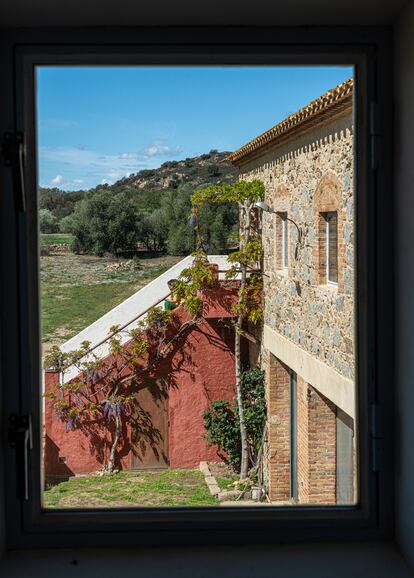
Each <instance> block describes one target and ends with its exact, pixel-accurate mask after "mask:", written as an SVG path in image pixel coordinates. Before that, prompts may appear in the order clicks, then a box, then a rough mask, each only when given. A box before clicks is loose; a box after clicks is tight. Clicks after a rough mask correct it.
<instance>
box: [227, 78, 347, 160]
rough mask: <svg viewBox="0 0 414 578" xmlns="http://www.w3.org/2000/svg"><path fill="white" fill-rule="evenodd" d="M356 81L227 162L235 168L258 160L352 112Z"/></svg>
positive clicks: (317, 101)
mask: <svg viewBox="0 0 414 578" xmlns="http://www.w3.org/2000/svg"><path fill="white" fill-rule="evenodd" d="M353 87H354V81H353V79H352V78H350V79H349V80H347V81H345V82H343V83H342V84H339V85H338V86H336V87H335V88H332V89H331V90H328V92H326V93H325V94H323V95H322V96H320V97H318V98H317V99H315V100H313V101H312V102H310V103H309V104H308V105H306V106H305V107H303V108H301V109H300V110H298V111H297V112H295V113H294V114H292V115H290V116H288V117H287V118H285V120H283V121H282V122H280V123H279V124H276V125H275V126H273V127H272V128H270V129H268V130H266V131H265V132H263V133H262V134H260V135H259V136H257V137H256V138H254V139H253V140H251V141H250V142H248V143H247V144H245V145H243V146H242V147H240V148H239V149H238V150H236V151H235V152H233V153H231V154H230V155H229V156H228V157H227V158H228V159H229V161H231V162H232V163H233V164H234V165H239V164H243V163H244V162H247V161H248V160H250V159H251V158H252V157H256V156H258V154H260V153H261V152H262V151H263V149H268V148H269V147H271V148H273V147H274V146H277V145H278V144H279V143H280V142H281V141H283V142H284V141H285V140H286V138H289V137H291V136H293V135H294V136H296V135H297V133H299V132H303V131H306V130H308V129H309V128H312V127H313V126H314V125H315V124H318V123H320V122H322V121H324V120H325V119H327V120H330V119H331V117H333V116H337V115H339V114H341V113H343V112H344V111H348V109H349V108H351V106H352V95H353Z"/></svg>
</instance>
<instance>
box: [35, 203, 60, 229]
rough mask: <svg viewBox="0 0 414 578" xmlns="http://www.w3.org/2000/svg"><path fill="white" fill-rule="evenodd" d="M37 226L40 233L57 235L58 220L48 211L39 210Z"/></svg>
mask: <svg viewBox="0 0 414 578" xmlns="http://www.w3.org/2000/svg"><path fill="white" fill-rule="evenodd" d="M39 226H40V232H41V233H57V232H58V231H59V225H58V220H57V218H56V217H55V216H54V215H53V213H52V211H49V209H40V211H39Z"/></svg>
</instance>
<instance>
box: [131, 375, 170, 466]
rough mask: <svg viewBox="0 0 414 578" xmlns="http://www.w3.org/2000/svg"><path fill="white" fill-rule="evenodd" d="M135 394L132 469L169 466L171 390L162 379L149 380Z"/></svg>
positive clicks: (132, 424) (132, 425)
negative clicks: (169, 392) (169, 398)
mask: <svg viewBox="0 0 414 578" xmlns="http://www.w3.org/2000/svg"><path fill="white" fill-rule="evenodd" d="M143 386H144V387H143V388H142V389H141V390H140V391H139V392H138V393H137V394H136V404H135V412H134V416H133V419H132V423H131V427H132V435H131V438H132V440H131V441H132V459H131V467H132V469H133V470H148V469H163V468H168V390H167V385H166V384H164V383H163V382H162V381H161V380H155V379H154V380H147V381H146V382H145V383H144V384H143Z"/></svg>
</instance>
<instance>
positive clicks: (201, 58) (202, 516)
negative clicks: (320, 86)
mask: <svg viewBox="0 0 414 578" xmlns="http://www.w3.org/2000/svg"><path fill="white" fill-rule="evenodd" d="M351 38H352V41H351V40H350V39H351ZM2 42H3V45H2V48H3V55H4V58H3V61H2V64H1V66H2V72H3V81H4V84H3V87H4V94H3V106H2V107H1V109H0V127H1V130H2V132H5V131H7V130H14V131H24V132H25V133H26V137H27V151H28V164H27V169H26V186H27V191H28V192H29V194H28V196H27V205H28V212H27V213H26V214H21V213H20V214H18V213H17V212H16V209H15V206H14V201H13V194H14V193H13V187H12V179H11V174H10V170H9V169H7V168H6V167H1V169H0V183H1V187H2V191H3V195H2V196H1V199H0V203H1V204H0V209H1V211H0V213H1V216H0V218H1V222H2V226H1V231H0V234H1V239H2V241H3V242H2V243H1V248H0V250H1V259H2V261H1V262H2V272H3V273H4V275H3V276H2V277H3V282H2V297H3V299H2V311H1V313H2V327H1V331H2V333H1V348H2V351H1V353H2V359H7V363H3V364H2V383H3V385H4V387H5V388H7V389H5V392H7V395H3V399H4V413H3V418H4V423H6V424H7V423H8V418H9V416H10V415H11V414H31V415H32V417H33V434H34V437H33V450H32V452H31V454H30V456H29V473H30V479H29V492H30V497H31V499H30V500H29V501H27V502H19V501H18V500H17V499H16V498H15V485H16V476H15V465H16V464H15V453H14V450H13V449H12V448H10V447H9V446H7V447H6V451H5V454H6V455H5V458H6V472H7V476H6V480H5V487H6V496H7V499H6V522H7V529H8V543H7V547H8V548H9V549H12V548H28V547H30V548H45V547H59V546H60V547H61V546H62V544H63V545H64V546H65V547H70V546H82V545H84V544H85V543H86V538H87V543H88V546H137V544H139V545H140V546H148V545H153V544H154V542H155V541H156V543H157V545H161V546H167V545H177V544H179V545H184V544H193V545H194V544H200V545H201V544H217V543H220V544H232V543H233V544H237V543H238V544H239V543H276V542H281V541H283V542H298V541H302V542H303V541H315V540H322V539H324V540H349V539H352V540H360V539H379V538H381V537H382V538H383V537H389V536H391V535H392V522H391V520H392V458H391V456H392V439H391V431H392V427H391V424H392V398H391V394H390V388H389V387H387V386H388V385H389V383H391V382H392V375H393V359H392V329H391V328H392V325H393V324H392V318H393V311H392V308H390V307H389V303H390V302H392V275H391V274H390V270H389V267H387V268H385V267H384V266H383V264H384V263H388V264H389V263H390V262H392V261H391V258H392V243H391V234H392V231H391V230H390V229H391V228H389V227H384V225H385V224H386V223H387V222H388V220H389V215H390V213H391V212H392V195H391V194H390V191H391V190H392V180H391V166H390V162H391V161H390V158H391V154H390V150H389V148H390V142H391V138H389V136H390V134H391V127H390V122H389V121H390V119H389V118H388V117H385V116H382V117H381V121H382V122H381V125H380V128H378V129H377V127H376V126H375V130H374V129H373V127H372V126H371V127H370V126H369V122H368V119H369V118H370V113H371V110H372V109H371V108H370V102H371V101H376V102H378V103H379V104H380V105H381V106H382V110H384V111H385V110H391V90H390V87H391V82H390V79H391V57H392V49H391V46H392V45H391V35H390V32H389V30H388V29H385V28H384V29H381V28H363V27H359V28H346V27H344V28H329V29H324V28H320V29H318V28H312V29H309V28H307V29H305V28H289V29H283V28H272V27H263V28H256V29H254V28H251V29H249V28H247V29H246V28H240V29H238V28H223V29H218V28H216V29H209V28H206V29H204V28H203V29H183V28H168V29H164V30H163V29H161V28H158V29H151V28H149V29H148V28H147V29H143V28H141V29H133V28H130V29H123V30H119V29H112V30H111V29H105V30H99V29H87V30H85V29H84V30H82V29H71V28H67V29H48V30H26V31H25V30H20V31H10V32H8V33H7V32H5V33H4V35H3V40H2ZM315 62H318V63H319V64H321V65H323V64H334V63H335V64H340V63H343V64H354V65H355V78H356V80H357V86H358V90H357V91H356V93H357V94H356V98H355V110H356V119H357V124H358V126H359V127H360V130H359V133H358V136H357V138H356V140H355V152H354V154H355V157H354V158H355V159H356V162H357V163H358V166H357V167H356V182H357V187H358V198H357V199H356V204H357V214H364V215H366V216H369V218H367V219H366V220H365V221H364V219H358V221H357V223H356V224H357V232H356V239H357V261H358V263H359V264H360V266H359V268H358V272H357V275H356V277H357V283H356V293H355V302H356V306H357V308H358V317H357V320H358V333H357V342H356V344H357V362H358V361H359V364H358V380H357V381H358V382H360V383H364V385H365V386H364V387H360V388H358V391H357V399H358V407H357V413H358V412H359V414H360V415H361V416H363V419H361V421H360V423H359V431H358V438H359V453H360V454H362V455H364V456H368V457H369V459H365V460H363V463H361V461H360V463H359V466H358V467H359V484H358V487H359V500H360V501H359V504H358V505H357V506H331V507H329V508H328V507H315V506H298V507H296V506H288V507H278V508H273V507H257V508H256V507H251V508H249V509H246V508H243V507H232V508H229V509H224V508H209V509H203V508H187V509H178V508H177V509H175V510H168V509H161V508H160V509H157V510H155V509H147V510H143V509H136V510H112V511H111V510H106V511H104V510H84V511H73V510H68V511H62V510H58V511H48V512H42V511H41V509H40V483H41V478H40V447H41V429H42V428H41V423H40V413H39V412H40V406H41V397H40V388H39V387H37V383H38V379H39V378H40V368H39V360H40V348H39V322H38V317H37V310H38V303H39V301H38V297H39V282H38V256H37V246H36V243H37V215H36V214H35V213H36V207H37V205H36V198H35V196H36V195H35V194H33V193H34V192H35V190H36V174H35V170H34V167H35V160H36V159H35V132H34V124H33V121H34V112H35V110H34V100H33V95H32V94H31V93H30V91H31V90H32V89H33V83H34V79H33V66H34V65H35V64H42V63H43V64H46V63H47V64H50V65H54V64H58V63H60V64H70V63H71V64H76V63H78V64H87V63H89V64H98V65H99V64H139V63H140V64H145V63H146V64H157V63H158V64H184V65H185V64H188V65H190V64H226V63H227V64H230V63H231V64H260V65H266V64H267V65H269V64H296V63H300V64H312V63H315ZM377 131H378V132H377ZM371 144H372V147H373V148H372V149H371V148H370V147H371ZM369 150H375V151H377V153H378V156H375V158H374V157H372V158H369V157H368V154H369V153H368V151H369ZM378 159H379V161H378ZM30 192H31V193H32V194H30ZM376 199H380V202H376ZM363 221H364V222H363ZM379 230H381V231H382V233H381V235H378V234H377V231H379ZM379 255H381V257H379ZM384 256H388V257H389V258H388V259H387V258H385V257H384ZM362 265H366V267H365V268H364V267H363V266H362ZM4 279H7V283H5V282H4ZM384 305H385V306H384ZM384 311H385V312H386V314H384ZM380 312H381V314H380ZM373 339H374V340H375V343H376V348H375V350H373V348H372V347H369V344H370V343H372V340H373ZM371 406H377V407H381V408H383V409H382V414H383V418H384V423H385V424H386V425H387V427H386V428H384V430H383V431H382V432H379V433H378V432H375V434H374V438H373V437H372V435H371V431H370V424H369V415H370V414H369V412H370V408H371ZM373 442H375V443H373ZM377 442H378V443H377ZM378 445H381V446H382V465H381V468H380V470H379V471H374V470H376V469H377V467H376V465H377V453H376V452H377V449H376V448H377V446H378ZM246 525H248V527H249V532H247V533H246V532H245V527H246Z"/></svg>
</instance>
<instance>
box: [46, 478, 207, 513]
mask: <svg viewBox="0 0 414 578" xmlns="http://www.w3.org/2000/svg"><path fill="white" fill-rule="evenodd" d="M217 504H218V500H217V499H216V498H215V497H213V496H212V495H211V494H210V492H209V490H208V488H207V484H206V483H205V480H204V476H203V474H202V473H201V472H200V471H198V470H163V471H161V472H119V473H117V474H113V475H112V476H96V475H94V476H79V477H75V478H71V479H70V480H69V481H67V482H61V483H60V484H58V485H56V486H53V487H52V488H50V489H48V490H46V491H45V492H44V506H45V507H46V508H122V507H129V508H130V507H131V506H137V507H139V506H148V507H151V506H152V507H154V506H158V507H162V506H209V505H217Z"/></svg>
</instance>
